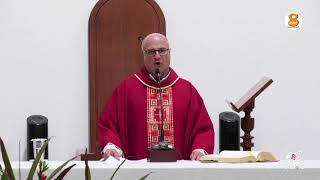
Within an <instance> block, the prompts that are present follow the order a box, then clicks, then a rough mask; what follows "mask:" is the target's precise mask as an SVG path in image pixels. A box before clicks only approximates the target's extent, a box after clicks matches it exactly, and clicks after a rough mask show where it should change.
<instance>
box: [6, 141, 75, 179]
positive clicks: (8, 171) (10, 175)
mask: <svg viewBox="0 0 320 180" xmlns="http://www.w3.org/2000/svg"><path fill="white" fill-rule="evenodd" d="M50 140H51V138H49V139H48V140H47V141H45V143H44V144H43V145H42V147H41V149H40V151H39V153H38V154H37V155H36V158H35V159H34V161H33V163H32V166H31V169H30V171H29V173H28V177H27V180H33V176H34V174H35V172H36V169H37V166H38V165H39V171H38V172H37V174H38V178H39V180H51V179H53V178H54V177H55V176H56V175H58V173H59V172H60V171H61V170H62V169H63V168H64V167H65V166H66V165H67V164H68V163H69V162H70V161H72V160H74V159H75V158H77V157H78V155H77V156H75V157H73V158H71V159H69V160H68V161H66V162H65V163H63V164H62V165H60V166H59V167H57V168H56V169H55V170H54V171H53V172H52V173H51V174H50V175H49V176H45V175H44V172H45V171H46V170H47V169H48V166H47V164H46V162H45V161H42V160H41V155H42V154H43V153H44V151H45V148H46V147H47V145H48V143H49V141H50ZM0 148H1V154H2V159H3V163H4V169H3V168H2V167H1V166H0V180H15V176H14V173H13V170H12V166H11V163H10V159H9V156H8V153H7V151H6V147H5V145H4V143H3V141H2V138H1V137H0ZM75 165H76V164H73V165H71V166H69V167H67V168H66V169H64V170H63V171H62V172H61V173H60V174H59V175H58V176H57V178H56V179H57V180H62V178H63V177H64V176H65V175H66V174H67V173H68V172H69V171H70V169H71V168H72V167H74V166H75ZM19 169H20V167H19ZM19 176H20V174H19ZM19 179H21V177H19Z"/></svg>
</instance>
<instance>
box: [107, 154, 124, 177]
mask: <svg viewBox="0 0 320 180" xmlns="http://www.w3.org/2000/svg"><path fill="white" fill-rule="evenodd" d="M126 160H127V159H124V160H123V161H122V162H121V164H120V165H119V166H118V167H117V169H116V170H115V171H114V172H113V174H112V176H111V178H110V180H112V179H113V177H114V175H116V173H117V171H118V170H119V169H120V167H121V166H122V164H123V163H124V162H125V161H126Z"/></svg>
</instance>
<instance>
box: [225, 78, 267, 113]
mask: <svg viewBox="0 0 320 180" xmlns="http://www.w3.org/2000/svg"><path fill="white" fill-rule="evenodd" d="M272 82H273V80H272V79H271V78H268V77H263V78H261V80H260V81H259V82H258V83H257V84H255V85H254V86H253V87H252V88H251V89H250V90H249V91H248V92H247V93H246V94H244V95H243V96H242V97H241V98H240V99H239V100H238V101H237V102H235V103H232V102H230V101H228V100H226V102H227V103H228V104H229V105H230V107H231V108H232V109H233V110H234V111H236V112H238V113H239V112H240V111H242V110H243V109H244V108H246V107H247V106H248V105H249V104H250V103H252V102H253V101H254V99H255V98H256V97H257V96H259V94H260V93H261V92H262V91H264V90H265V89H266V88H267V87H268V86H269V85H270V84H271V83H272Z"/></svg>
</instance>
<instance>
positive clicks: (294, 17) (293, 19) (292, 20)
mask: <svg viewBox="0 0 320 180" xmlns="http://www.w3.org/2000/svg"><path fill="white" fill-rule="evenodd" d="M288 17H289V21H288V25H289V26H290V27H297V26H298V25H299V21H298V18H299V15H298V14H296V13H291V14H289V16H288Z"/></svg>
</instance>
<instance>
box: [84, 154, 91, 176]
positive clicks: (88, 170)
mask: <svg viewBox="0 0 320 180" xmlns="http://www.w3.org/2000/svg"><path fill="white" fill-rule="evenodd" d="M84 164H85V165H86V168H85V178H86V180H91V173H90V168H89V165H88V153H87V148H86V153H85V154H84Z"/></svg>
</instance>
